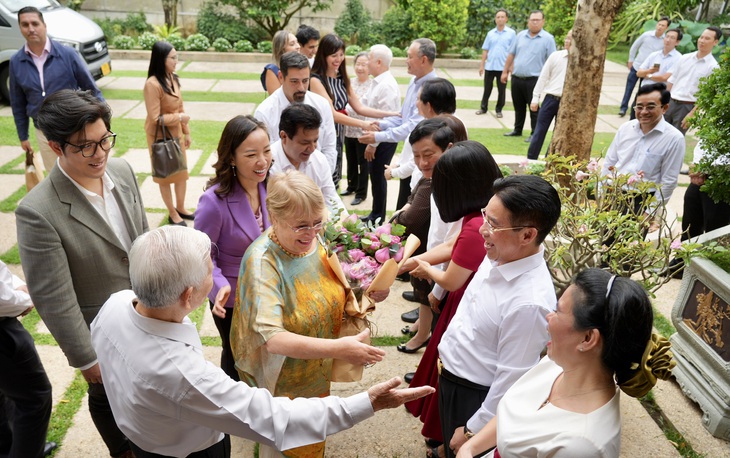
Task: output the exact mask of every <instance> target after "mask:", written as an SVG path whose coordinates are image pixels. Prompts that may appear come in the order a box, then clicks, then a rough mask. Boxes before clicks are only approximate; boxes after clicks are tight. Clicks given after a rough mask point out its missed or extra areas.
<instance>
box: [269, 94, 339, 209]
mask: <svg viewBox="0 0 730 458" xmlns="http://www.w3.org/2000/svg"><path fill="white" fill-rule="evenodd" d="M321 122H322V118H321V117H320V116H319V113H318V112H317V110H315V109H314V108H312V107H311V106H309V105H305V104H303V103H295V104H292V105H290V106H288V107H286V108H285V109H284V111H283V112H282V113H281V119H280V120H279V129H281V130H280V131H279V140H278V141H277V142H276V143H274V144H272V145H271V156H272V158H273V162H272V164H271V173H272V174H277V173H283V172H285V171H286V170H290V169H293V170H298V171H300V172H302V173H303V174H305V175H307V176H308V177H309V178H311V179H312V181H314V183H315V184H316V185H317V186H319V188H320V189H321V190H322V195H323V196H324V201H325V204H326V205H327V209H328V210H329V212H330V217H334V216H335V215H337V214H338V213H340V212H342V215H341V216H347V210H345V204H343V203H342V199H341V198H340V196H339V195H338V194H337V189H335V185H334V183H333V181H332V174H331V173H330V171H329V165H328V164H327V160H326V159H325V157H324V155H323V154H322V153H321V152H320V151H319V150H318V149H317V148H316V146H317V139H318V138H319V132H320V130H319V126H320V123H321Z"/></svg>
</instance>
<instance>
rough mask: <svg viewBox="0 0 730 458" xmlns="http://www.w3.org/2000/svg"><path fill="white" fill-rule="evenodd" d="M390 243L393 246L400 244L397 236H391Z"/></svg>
mask: <svg viewBox="0 0 730 458" xmlns="http://www.w3.org/2000/svg"><path fill="white" fill-rule="evenodd" d="M390 243H392V244H393V245H396V244H398V243H400V237H398V236H397V235H391V236H390Z"/></svg>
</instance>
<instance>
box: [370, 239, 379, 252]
mask: <svg viewBox="0 0 730 458" xmlns="http://www.w3.org/2000/svg"><path fill="white" fill-rule="evenodd" d="M380 246H381V243H380V240H373V243H371V244H370V249H371V250H379V249H380Z"/></svg>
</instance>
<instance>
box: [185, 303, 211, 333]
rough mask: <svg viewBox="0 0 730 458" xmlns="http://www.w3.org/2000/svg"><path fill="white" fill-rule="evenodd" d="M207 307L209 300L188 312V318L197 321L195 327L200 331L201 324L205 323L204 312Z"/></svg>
mask: <svg viewBox="0 0 730 458" xmlns="http://www.w3.org/2000/svg"><path fill="white" fill-rule="evenodd" d="M206 307H208V301H207V300H206V301H205V303H204V304H203V305H201V306H200V307H198V308H196V309H195V310H193V311H192V312H190V314H188V318H190V321H192V322H193V323H195V328H196V329H197V330H198V332H200V326H201V325H202V324H203V313H205V309H206Z"/></svg>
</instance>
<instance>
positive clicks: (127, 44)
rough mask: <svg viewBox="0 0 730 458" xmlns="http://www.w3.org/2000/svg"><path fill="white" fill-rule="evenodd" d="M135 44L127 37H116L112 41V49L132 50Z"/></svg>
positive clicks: (132, 39)
mask: <svg viewBox="0 0 730 458" xmlns="http://www.w3.org/2000/svg"><path fill="white" fill-rule="evenodd" d="M135 44H136V42H135V41H134V38H132V37H130V36H128V35H117V36H116V37H114V38H113V39H112V47H114V48H117V49H132V48H134V45H135Z"/></svg>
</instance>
